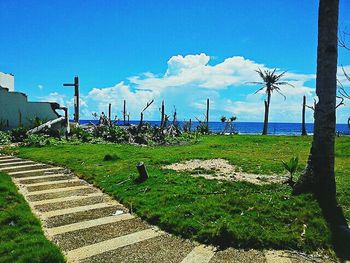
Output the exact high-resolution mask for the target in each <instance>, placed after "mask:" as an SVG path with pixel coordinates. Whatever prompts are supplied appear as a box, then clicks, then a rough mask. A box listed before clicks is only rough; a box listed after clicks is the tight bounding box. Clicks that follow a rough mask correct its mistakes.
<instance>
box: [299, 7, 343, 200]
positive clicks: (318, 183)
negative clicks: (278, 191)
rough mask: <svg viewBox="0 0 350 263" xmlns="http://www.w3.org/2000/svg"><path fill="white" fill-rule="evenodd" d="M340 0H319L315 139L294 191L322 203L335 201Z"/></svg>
mask: <svg viewBox="0 0 350 263" xmlns="http://www.w3.org/2000/svg"><path fill="white" fill-rule="evenodd" d="M338 5H339V1H338V0H320V4H319V16H318V47H317V77H316V94H317V96H318V103H317V104H316V106H315V122H314V135H313V142H312V146H311V150H310V155H309V160H308V164H307V167H306V169H305V171H304V173H303V175H302V176H301V177H300V178H299V180H298V182H297V183H296V184H295V186H294V189H293V192H294V194H299V193H303V192H313V193H314V194H315V195H316V197H317V199H318V200H319V201H321V203H322V205H323V206H326V207H332V206H333V205H334V204H336V198H335V193H336V187H335V176H334V138H335V123H336V116H335V107H336V74H337V58H338V38H337V33H338Z"/></svg>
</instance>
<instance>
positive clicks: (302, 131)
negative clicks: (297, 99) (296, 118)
mask: <svg viewBox="0 0 350 263" xmlns="http://www.w3.org/2000/svg"><path fill="white" fill-rule="evenodd" d="M305 108H306V96H303V112H302V124H301V135H303V136H306V135H307V132H306V124H305Z"/></svg>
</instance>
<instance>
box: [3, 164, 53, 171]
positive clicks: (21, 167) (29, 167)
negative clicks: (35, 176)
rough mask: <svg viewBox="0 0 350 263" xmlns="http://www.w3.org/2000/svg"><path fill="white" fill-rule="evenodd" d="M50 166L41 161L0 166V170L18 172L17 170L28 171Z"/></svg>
mask: <svg viewBox="0 0 350 263" xmlns="http://www.w3.org/2000/svg"><path fill="white" fill-rule="evenodd" d="M49 167H51V166H49V165H46V164H41V163H30V164H23V165H11V166H7V167H0V171H3V172H19V171H28V170H33V169H41V168H49Z"/></svg>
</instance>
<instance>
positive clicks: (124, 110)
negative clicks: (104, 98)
mask: <svg viewBox="0 0 350 263" xmlns="http://www.w3.org/2000/svg"><path fill="white" fill-rule="evenodd" d="M123 104H124V106H123V120H124V125H126V120H125V116H126V101H125V100H124V103H123Z"/></svg>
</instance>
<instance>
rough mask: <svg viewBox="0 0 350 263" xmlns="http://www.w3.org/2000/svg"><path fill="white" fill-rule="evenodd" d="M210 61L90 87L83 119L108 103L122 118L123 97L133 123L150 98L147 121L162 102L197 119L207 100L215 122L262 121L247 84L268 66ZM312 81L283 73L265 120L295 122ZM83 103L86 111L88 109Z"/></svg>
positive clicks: (179, 62)
mask: <svg viewBox="0 0 350 263" xmlns="http://www.w3.org/2000/svg"><path fill="white" fill-rule="evenodd" d="M215 61H217V60H215ZM211 62H212V59H211V57H210V56H209V55H207V54H204V53H201V54H195V55H186V56H182V55H176V56H173V57H171V58H170V59H169V60H168V62H167V68H166V69H165V70H164V73H163V74H155V73H152V72H145V73H141V74H139V75H137V76H131V77H129V78H127V79H126V80H124V81H121V82H119V83H117V84H116V85H114V86H112V87H95V88H93V89H91V90H90V91H89V92H88V93H87V94H85V95H82V101H83V103H84V104H85V107H84V106H82V113H83V114H84V118H91V116H87V115H88V114H91V111H97V112H102V111H104V112H106V111H107V109H108V104H109V103H111V104H112V105H113V107H112V110H113V115H118V117H121V115H122V104H123V100H124V99H125V100H126V101H127V111H128V112H130V114H131V119H137V118H138V117H139V114H140V111H141V110H142V108H143V107H144V106H145V105H146V103H147V102H148V101H150V100H152V99H154V100H155V101H154V103H153V104H152V106H151V107H150V108H149V109H148V110H147V111H146V112H145V118H147V119H156V120H157V119H159V106H160V104H161V100H163V99H164V100H165V102H166V110H167V114H170V113H171V112H172V111H173V110H174V106H175V107H176V108H177V112H178V117H179V119H185V118H186V119H188V118H192V119H194V117H200V118H201V117H202V116H203V113H204V110H205V105H206V98H210V102H211V104H210V108H211V111H210V116H211V120H213V121H215V120H219V117H220V116H221V115H227V116H230V115H237V117H238V120H240V121H262V120H263V111H264V107H263V100H264V99H265V96H266V94H265V93H264V92H259V93H258V94H254V92H255V91H256V90H257V89H259V88H260V86H258V85H252V84H249V82H255V81H260V79H259V75H258V74H257V73H256V72H255V70H257V69H258V68H260V69H262V70H265V69H268V70H272V68H269V67H267V66H266V65H265V64H262V63H257V62H255V61H253V60H250V59H246V58H244V57H242V56H233V57H229V58H226V59H224V60H223V61H221V62H219V63H216V64H212V63H211ZM345 69H346V70H347V71H348V72H350V66H345ZM281 72H283V70H281V69H277V73H281ZM338 73H339V74H338V75H339V77H338V78H339V79H340V80H342V81H344V80H345V79H344V77H345V76H344V74H343V75H342V72H341V71H340V70H339V69H338ZM315 78H316V76H315V74H300V73H296V72H293V71H288V72H287V73H286V74H285V77H284V80H286V81H288V82H289V83H291V84H292V85H293V86H294V87H290V86H282V87H281V92H282V93H283V94H284V95H286V97H287V99H286V100H284V98H283V97H282V96H280V95H279V94H277V93H276V94H273V97H272V102H271V111H270V120H271V121H285V122H290V121H296V122H299V121H300V114H301V113H300V111H301V103H302V96H303V95H305V96H307V100H308V102H309V103H310V104H312V103H313V99H314V97H315V88H314V85H315ZM347 85H348V83H347ZM53 97H56V98H57V100H60V101H63V102H64V103H66V105H68V106H70V105H72V101H71V100H67V98H65V97H63V98H62V97H60V95H59V94H50V96H49V98H53ZM57 100H56V101H57ZM87 105H89V106H91V108H87ZM343 111H345V110H344V109H343V110H342V112H343ZM343 115H344V116H345V115H346V114H343ZM341 118H343V117H341ZM307 120H308V121H312V120H313V118H312V112H308V116H307ZM341 121H344V120H341Z"/></svg>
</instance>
